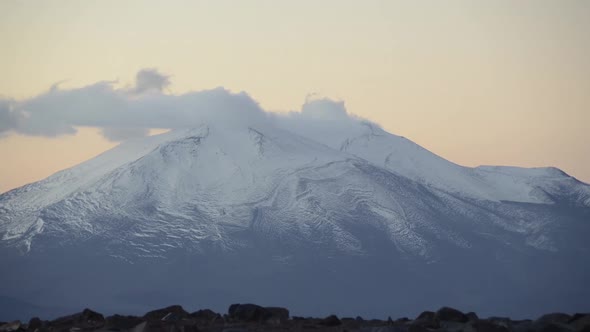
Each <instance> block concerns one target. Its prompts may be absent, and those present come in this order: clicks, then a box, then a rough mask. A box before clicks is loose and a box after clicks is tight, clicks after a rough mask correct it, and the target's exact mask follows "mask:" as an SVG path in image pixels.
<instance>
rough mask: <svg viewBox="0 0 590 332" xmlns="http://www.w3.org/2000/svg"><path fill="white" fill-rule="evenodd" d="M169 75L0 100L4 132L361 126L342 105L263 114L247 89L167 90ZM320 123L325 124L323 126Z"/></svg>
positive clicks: (128, 133) (122, 135) (147, 72)
mask: <svg viewBox="0 0 590 332" xmlns="http://www.w3.org/2000/svg"><path fill="white" fill-rule="evenodd" d="M169 84H170V81H169V77H168V76H166V75H163V74H160V73H159V72H158V71H156V70H155V69H143V70H141V71H139V72H138V73H137V76H136V82H135V86H134V87H131V88H122V89H117V88H115V87H114V85H113V82H109V81H102V82H97V83H95V84H92V85H88V86H85V87H81V88H74V89H61V88H59V86H58V85H56V86H53V87H52V88H51V89H49V90H48V91H47V92H45V93H43V94H41V95H38V96H36V97H33V98H29V99H25V100H12V99H0V135H3V134H4V135H6V134H7V133H10V132H15V133H20V134H24V135H33V136H46V137H54V136H59V135H73V134H75V133H76V127H83V126H88V127H99V128H101V129H102V134H103V136H104V137H105V138H107V139H109V140H112V141H122V140H125V139H129V138H134V137H141V136H145V135H147V134H148V132H149V129H150V128H168V129H177V128H187V127H193V126H196V125H198V124H201V123H211V122H213V123H222V124H224V125H228V126H231V125H244V124H246V125H248V124H254V123H261V122H266V121H273V122H274V123H275V124H278V125H280V126H282V127H288V128H289V129H292V130H294V131H308V132H309V131H311V132H313V131H314V128H317V130H318V131H319V130H324V129H325V127H326V125H330V127H332V128H337V127H338V128H341V130H350V126H353V125H354V126H358V123H359V122H358V119H356V118H354V117H351V116H349V115H348V114H347V112H346V109H345V108H344V103H343V102H339V101H332V100H329V99H316V100H307V101H306V103H305V104H304V105H303V107H302V110H301V112H291V113H288V114H283V115H277V114H271V113H267V112H265V111H264V110H263V109H262V108H261V107H260V106H259V105H258V103H257V102H256V101H255V100H254V99H253V98H251V97H250V96H249V95H248V94H247V93H245V92H240V93H233V92H231V91H229V90H226V89H224V88H221V87H220V88H215V89H211V90H203V91H196V92H189V93H185V94H180V95H173V94H166V93H165V92H164V90H165V88H166V87H167V86H168V85H169ZM320 127H321V128H320Z"/></svg>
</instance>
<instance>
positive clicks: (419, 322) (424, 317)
mask: <svg viewBox="0 0 590 332" xmlns="http://www.w3.org/2000/svg"><path fill="white" fill-rule="evenodd" d="M411 324H412V325H414V326H420V327H424V328H428V329H438V328H439V327H440V324H439V321H438V319H437V317H436V313H434V312H432V311H424V312H422V313H421V314H420V315H418V317H416V319H414V320H413V321H412V323H411Z"/></svg>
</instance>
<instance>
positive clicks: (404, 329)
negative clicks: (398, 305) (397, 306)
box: [360, 325, 408, 332]
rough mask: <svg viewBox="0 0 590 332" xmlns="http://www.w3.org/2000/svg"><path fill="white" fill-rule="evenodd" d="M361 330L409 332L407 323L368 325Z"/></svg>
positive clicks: (370, 331) (363, 331)
mask: <svg viewBox="0 0 590 332" xmlns="http://www.w3.org/2000/svg"><path fill="white" fill-rule="evenodd" d="M360 332H408V326H405V325H387V326H367V327H363V328H361V329H360Z"/></svg>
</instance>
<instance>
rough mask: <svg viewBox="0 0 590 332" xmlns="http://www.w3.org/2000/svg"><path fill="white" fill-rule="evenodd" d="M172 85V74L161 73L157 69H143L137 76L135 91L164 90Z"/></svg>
mask: <svg viewBox="0 0 590 332" xmlns="http://www.w3.org/2000/svg"><path fill="white" fill-rule="evenodd" d="M169 85H170V76H167V75H163V74H161V73H159V72H158V71H157V70H156V69H153V68H149V69H142V70H140V71H139V72H138V73H137V75H136V76H135V88H134V92H135V93H144V92H146V91H157V92H162V91H164V88H166V87H168V86H169Z"/></svg>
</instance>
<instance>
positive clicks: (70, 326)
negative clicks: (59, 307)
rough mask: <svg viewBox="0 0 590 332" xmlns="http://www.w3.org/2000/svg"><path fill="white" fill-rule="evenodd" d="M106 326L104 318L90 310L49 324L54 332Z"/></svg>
mask: <svg viewBox="0 0 590 332" xmlns="http://www.w3.org/2000/svg"><path fill="white" fill-rule="evenodd" d="M104 324H105V319H104V316H103V315H102V314H100V313H98V312H96V311H92V310H90V309H88V308H86V309H84V310H83V311H82V312H80V313H77V314H73V315H69V316H64V317H60V318H57V319H54V320H52V321H50V322H49V323H48V326H49V327H51V329H52V330H54V331H56V330H57V331H75V330H91V329H97V328H100V327H102V326H104Z"/></svg>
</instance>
